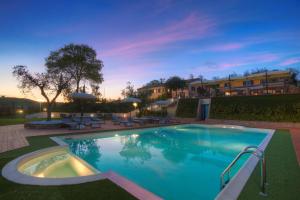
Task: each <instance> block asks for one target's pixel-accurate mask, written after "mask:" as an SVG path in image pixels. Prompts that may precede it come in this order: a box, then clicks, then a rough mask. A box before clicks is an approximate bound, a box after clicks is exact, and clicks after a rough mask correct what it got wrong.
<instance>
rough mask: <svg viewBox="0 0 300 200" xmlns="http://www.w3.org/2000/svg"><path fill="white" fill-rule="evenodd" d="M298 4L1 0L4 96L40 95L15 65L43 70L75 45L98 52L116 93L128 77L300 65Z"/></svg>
mask: <svg viewBox="0 0 300 200" xmlns="http://www.w3.org/2000/svg"><path fill="white" fill-rule="evenodd" d="M299 10H300V1H299V0H282V1H281V0H270V1H269V0H240V1H238V0H223V1H221V0H207V1H202V0H195V1H193V0H180V1H175V0H151V1H148V0H119V1H116V0H109V1H107V0H104V1H100V0H97V1H96V0H95V1H92V0H85V1H83V0H82V1H76V0H72V1H71V0H69V1H63V0H51V1H46V0H45V1H32V0H26V1H21V0H0V95H5V96H15V97H26V98H31V99H41V96H40V95H39V93H38V92H37V91H33V92H32V93H29V94H23V93H22V92H21V91H20V90H19V89H18V87H17V85H18V82H17V80H16V79H15V78H14V77H13V76H12V67H13V66H15V65H26V66H28V68H29V69H30V70H31V71H32V72H43V71H44V70H45V66H44V63H45V62H44V61H45V58H46V57H47V56H48V55H49V53H50V51H54V50H57V49H59V48H61V47H63V46H64V45H66V44H69V43H76V44H87V45H89V46H91V47H92V48H94V49H95V50H96V51H97V57H98V58H99V59H101V60H102V61H103V63H104V68H103V70H102V72H103V75H104V82H103V84H102V85H101V92H102V94H103V96H104V97H106V98H112V99H114V98H118V97H120V96H121V95H120V94H121V90H122V89H123V88H124V87H125V86H126V82H127V81H131V82H132V84H133V85H134V86H135V88H138V87H140V86H142V85H144V84H146V83H147V82H149V81H151V80H153V79H160V78H166V79H167V78H168V77H170V76H174V75H178V76H180V77H182V78H188V77H189V76H190V74H193V75H194V76H195V77H197V76H199V75H203V76H204V77H205V78H207V79H210V78H212V77H216V76H217V77H222V76H226V75H228V74H230V73H238V74H243V72H245V71H247V70H249V71H251V69H256V68H268V69H286V68H289V67H293V68H296V69H300V20H299V19H300V12H299Z"/></svg>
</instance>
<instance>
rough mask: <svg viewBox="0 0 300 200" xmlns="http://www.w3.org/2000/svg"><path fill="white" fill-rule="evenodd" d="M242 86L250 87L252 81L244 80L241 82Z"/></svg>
mask: <svg viewBox="0 0 300 200" xmlns="http://www.w3.org/2000/svg"><path fill="white" fill-rule="evenodd" d="M243 85H244V86H252V85H253V80H246V81H243Z"/></svg>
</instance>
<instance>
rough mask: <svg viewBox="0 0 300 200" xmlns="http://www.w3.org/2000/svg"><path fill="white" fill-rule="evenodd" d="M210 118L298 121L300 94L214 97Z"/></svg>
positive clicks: (299, 116)
mask: <svg viewBox="0 0 300 200" xmlns="http://www.w3.org/2000/svg"><path fill="white" fill-rule="evenodd" d="M210 118H212V119H233V120H256V121H289V122H299V121H300V95H299V94H296V95H269V96H234V97H215V98H212V100H211V109H210Z"/></svg>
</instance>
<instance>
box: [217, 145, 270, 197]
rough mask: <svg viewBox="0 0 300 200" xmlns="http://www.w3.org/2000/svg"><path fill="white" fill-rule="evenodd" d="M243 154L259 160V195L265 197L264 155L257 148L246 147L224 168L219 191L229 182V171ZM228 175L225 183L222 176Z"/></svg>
mask: <svg viewBox="0 0 300 200" xmlns="http://www.w3.org/2000/svg"><path fill="white" fill-rule="evenodd" d="M245 154H252V155H254V156H256V157H257V158H258V159H259V160H260V166H261V184H260V185H261V192H260V194H261V195H263V196H266V195H267V194H266V184H267V183H266V182H267V174H266V162H265V155H264V151H262V150H261V149H259V148H258V147H257V146H247V147H245V148H244V150H243V151H241V152H240V153H239V154H238V155H237V156H236V157H235V158H234V160H233V161H232V162H231V163H230V164H229V165H228V166H227V167H226V168H225V170H224V171H223V172H222V174H221V177H220V179H221V181H220V182H221V184H220V186H221V190H222V189H223V188H224V187H225V186H226V184H227V183H228V182H229V180H230V170H231V168H232V167H233V165H235V163H236V162H237V161H238V160H239V159H240V158H241V157H242V156H243V155H245ZM226 174H228V177H229V180H228V181H227V182H225V180H224V176H225V175H226Z"/></svg>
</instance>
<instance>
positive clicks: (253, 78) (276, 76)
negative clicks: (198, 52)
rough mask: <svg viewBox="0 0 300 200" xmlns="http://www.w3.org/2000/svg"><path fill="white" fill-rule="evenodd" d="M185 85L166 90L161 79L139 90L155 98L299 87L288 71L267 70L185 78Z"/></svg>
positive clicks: (290, 91)
mask: <svg viewBox="0 0 300 200" xmlns="http://www.w3.org/2000/svg"><path fill="white" fill-rule="evenodd" d="M186 82H187V87H186V88H184V89H180V90H177V91H169V90H168V89H167V88H166V87H165V85H164V84H163V83H161V84H159V85H154V86H144V87H141V88H139V89H138V92H149V94H150V96H149V98H150V99H152V100H154V99H158V98H160V97H162V96H163V95H165V94H167V93H168V94H171V95H170V96H171V97H172V98H187V97H214V96H249V95H250V96H252V95H265V94H274V95H276V94H295V93H300V88H299V87H297V84H295V83H293V77H292V73H291V72H290V71H286V70H284V71H283V70H282V71H268V72H263V73H257V74H250V75H247V76H234V77H232V76H228V77H227V78H222V79H216V80H201V79H188V80H186Z"/></svg>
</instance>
